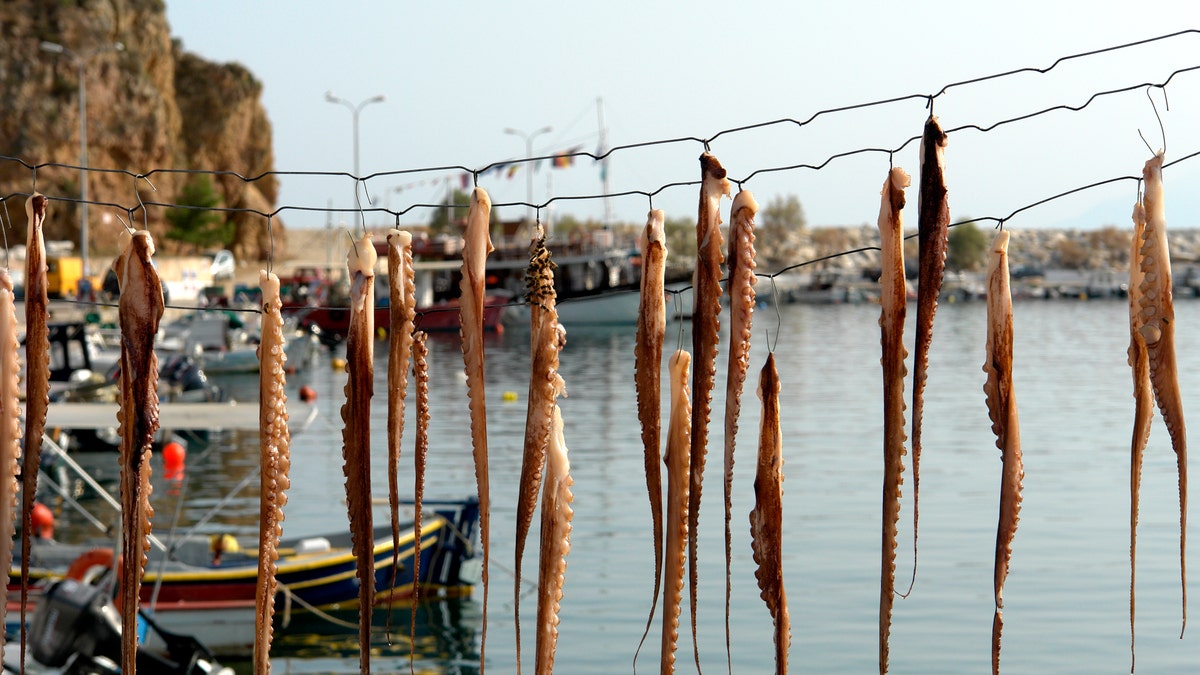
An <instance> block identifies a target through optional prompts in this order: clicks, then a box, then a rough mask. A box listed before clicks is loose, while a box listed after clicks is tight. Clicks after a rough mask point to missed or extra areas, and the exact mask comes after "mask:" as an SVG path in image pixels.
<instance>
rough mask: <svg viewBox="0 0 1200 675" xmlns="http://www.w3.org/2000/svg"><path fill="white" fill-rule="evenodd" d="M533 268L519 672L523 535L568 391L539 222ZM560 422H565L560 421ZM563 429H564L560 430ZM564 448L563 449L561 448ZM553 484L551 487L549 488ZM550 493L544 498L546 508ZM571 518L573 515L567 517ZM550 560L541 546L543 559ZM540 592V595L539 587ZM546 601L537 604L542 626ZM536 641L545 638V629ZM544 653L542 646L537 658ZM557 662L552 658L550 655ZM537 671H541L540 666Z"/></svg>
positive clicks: (516, 586)
mask: <svg viewBox="0 0 1200 675" xmlns="http://www.w3.org/2000/svg"><path fill="white" fill-rule="evenodd" d="M529 250H530V254H529V267H528V268H527V269H526V272H525V285H526V293H525V300H526V303H527V304H528V305H529V322H530V326H529V328H530V353H531V357H530V358H531V363H530V375H529V404H528V409H527V411H526V414H525V443H524V451H523V453H522V457H521V478H520V482H519V483H518V485H519V488H518V494H517V518H516V521H517V528H516V529H517V540H516V548H515V551H516V556H515V571H516V573H515V574H514V575H513V616H514V625H515V628H516V641H517V672H518V673H520V672H521V562H522V558H523V557H524V555H525V539H526V537H527V536H528V534H529V527H530V524H531V523H532V522H533V512H534V510H535V508H536V507H537V497H538V492H539V491H540V490H541V489H542V474H543V470H544V468H545V465H546V462H547V459H546V453H547V452H549V449H550V446H551V445H552V443H553V442H554V440H555V439H554V433H555V429H554V426H555V416H556V415H557V414H558V413H557V410H558V406H557V400H558V397H559V396H563V395H565V393H566V391H565V390H566V385H565V383H564V382H563V379H562V376H561V375H559V373H558V357H559V352H561V351H562V348H563V344H564V342H565V340H566V334H565V332H564V331H563V327H562V325H561V324H560V323H559V322H558V310H557V309H556V306H555V297H556V295H555V290H554V267H555V265H554V262H553V261H552V260H551V259H550V250H549V249H547V248H546V233H545V232H544V231H543V230H542V227H541V225H540V224H539V225H538V226H537V228H536V229H535V232H534V236H533V241H532V242H531V243H530V247H529ZM558 424H559V426H561V422H559V423H558ZM560 433H561V430H560ZM563 451H564V452H565V449H564V450H563ZM548 490H549V487H547V491H548ZM547 499H549V497H546V498H543V509H545V502H546V500H547ZM546 517H547V516H546V514H545V511H543V516H542V528H543V535H542V544H543V547H544V546H545V544H546V535H545V528H546V527H547V522H546ZM568 520H569V519H568ZM545 563H546V560H545V551H544V549H543V555H542V564H543V565H544V564H545ZM538 597H539V598H541V593H540V592H539V594H538ZM541 613H542V605H541V602H540V601H539V603H538V614H539V620H538V625H539V626H541V619H540V616H541ZM537 639H538V642H539V644H540V642H541V640H542V634H541V629H540V628H539V632H538V638H537ZM541 658H542V653H541V649H540V648H539V649H538V659H539V663H540V659H541ZM550 660H551V662H553V657H551V659H550ZM538 672H542V671H541V668H540V667H539V668H538Z"/></svg>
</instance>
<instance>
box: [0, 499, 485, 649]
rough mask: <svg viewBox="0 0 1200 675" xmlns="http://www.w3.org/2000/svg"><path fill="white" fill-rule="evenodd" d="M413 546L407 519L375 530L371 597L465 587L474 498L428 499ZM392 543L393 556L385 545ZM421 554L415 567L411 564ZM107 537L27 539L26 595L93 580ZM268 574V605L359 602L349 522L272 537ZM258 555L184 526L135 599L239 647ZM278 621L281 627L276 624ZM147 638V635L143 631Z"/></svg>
mask: <svg viewBox="0 0 1200 675" xmlns="http://www.w3.org/2000/svg"><path fill="white" fill-rule="evenodd" d="M428 506H429V507H430V511H429V512H428V513H426V514H425V515H424V516H423V519H422V520H423V522H422V526H421V540H420V546H419V550H418V546H417V539H416V531H415V530H414V527H413V523H412V522H411V521H410V522H408V523H402V524H401V526H400V532H401V536H400V540H399V542H400V543H399V548H393V546H392V531H391V527H390V526H383V527H378V528H376V529H375V534H374V547H373V553H374V558H375V592H376V596H375V597H376V602H377V603H378V604H381V605H383V604H386V603H387V602H388V600H389V598H390V599H393V600H396V601H400V602H403V601H406V600H411V599H412V597H413V592H414V589H415V588H419V594H420V597H423V598H444V597H455V596H462V595H467V594H469V593H470V592H471V589H472V587H473V585H474V583H475V581H476V577H477V574H478V570H479V566H478V564H477V563H476V562H475V557H476V555H475V544H474V541H475V536H476V534H475V531H476V526H477V523H478V518H479V503H478V501H477V500H476V499H474V498H469V499H464V500H461V501H439V502H436V503H429V504H428ZM395 551H399V555H398V559H397V560H395V562H393V554H394V552H395ZM418 557H419V558H420V576H419V577H416V578H414V576H413V572H414V569H415V567H416V565H415V564H414V563H415V561H416V559H417V558H418ZM113 559H114V556H113V549H112V548H111V547H110V546H107V545H103V546H94V547H93V546H81V545H63V544H46V545H35V547H34V549H33V552H32V554H31V555H30V564H31V567H32V569H31V571H30V584H31V585H32V587H33V588H34V589H37V590H35V591H34V597H35V599H34V603H35V606H36V603H37V602H39V601H40V599H39V596H40V595H41V593H40V591H41V590H42V589H45V588H48V587H49V586H50V584H52V583H53V582H55V581H56V580H59V579H63V578H68V579H75V580H76V581H79V582H81V583H92V582H94V581H95V580H98V579H100V578H102V577H103V575H105V574H107V573H108V571H109V570H111V569H112V564H113ZM277 564H278V572H277V573H276V579H277V580H278V583H279V592H278V595H277V596H276V607H277V608H285V607H286V608H288V610H289V611H304V610H318V609H320V610H324V609H347V608H352V607H356V606H357V603H358V581H357V579H356V577H355V574H354V571H355V565H356V559H355V557H354V555H353V554H352V553H351V549H350V534H349V532H348V531H342V532H335V533H330V534H326V535H324V536H316V537H302V538H290V539H284V540H282V541H281V542H280V556H279V560H278V561H277ZM19 570H20V564H19V561H14V564H13V570H12V571H10V573H9V582H8V621H9V623H10V624H14V625H10V626H7V627H6V628H7V629H8V630H10V631H12V630H15V629H16V628H17V627H18V626H17V625H16V624H19V616H20V571H19ZM257 581H258V558H257V555H256V549H255V548H254V545H252V544H250V543H248V542H239V541H237V540H235V539H234V538H233V537H231V536H230V535H221V534H215V535H192V536H187V537H182V538H179V539H176V540H174V541H170V542H166V545H165V546H163V547H162V548H159V547H157V546H156V547H152V549H151V553H150V556H149V562H148V563H147V565H146V572H145V575H144V576H143V577H142V589H141V602H142V606H143V607H144V608H146V610H147V612H148V613H149V614H150V615H151V616H153V617H154V619H155V621H157V622H158V624H159V625H161V626H162V627H163V628H165V629H167V630H169V631H171V632H174V633H182V634H188V635H194V636H195V637H196V639H198V640H200V641H201V642H202V643H203V644H204V645H205V646H206V647H208V648H209V649H210V650H212V652H213V653H214V654H216V655H218V656H221V657H239V656H248V655H250V654H251V653H252V652H253V649H254V617H255V603H254V592H255V586H256V584H257ZM278 630H285V629H284V628H282V627H279V628H278ZM147 644H149V645H151V646H162V645H156V644H155V642H154V639H153V638H151V639H149V640H148V643H147Z"/></svg>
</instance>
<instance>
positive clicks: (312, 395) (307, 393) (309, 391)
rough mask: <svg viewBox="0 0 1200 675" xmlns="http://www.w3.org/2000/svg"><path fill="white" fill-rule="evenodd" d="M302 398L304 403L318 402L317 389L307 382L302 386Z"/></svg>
mask: <svg viewBox="0 0 1200 675" xmlns="http://www.w3.org/2000/svg"><path fill="white" fill-rule="evenodd" d="M300 400H301V401H302V402H304V403H316V401H317V390H316V389H313V388H312V387H310V386H308V385H307V384H306V385H304V386H302V387H300Z"/></svg>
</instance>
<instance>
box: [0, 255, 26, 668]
mask: <svg viewBox="0 0 1200 675" xmlns="http://www.w3.org/2000/svg"><path fill="white" fill-rule="evenodd" d="M20 348H21V346H20V343H19V341H18V340H17V308H16V300H15V296H14V294H13V284H12V277H10V276H9V274H8V270H6V269H2V268H0V567H3V569H6V570H8V569H12V557H13V536H14V535H15V534H16V522H15V517H14V516H15V511H14V509H15V508H16V506H17V488H18V485H19V484H18V481H17V475H18V474H19V473H20V460H21V403H20V398H21V393H20V388H21V380H20V378H21V362H20V356H19V354H20ZM21 588H25V584H22V585H21ZM7 606H8V603H7V602H6V603H4V606H3V607H0V621H4V620H5V619H6V616H7V609H8V607H7ZM22 623H24V622H22ZM3 649H4V637H3V636H2V635H0V651H3Z"/></svg>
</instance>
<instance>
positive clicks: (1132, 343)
mask: <svg viewBox="0 0 1200 675" xmlns="http://www.w3.org/2000/svg"><path fill="white" fill-rule="evenodd" d="M1145 230H1146V208H1145V206H1144V205H1143V204H1142V202H1141V200H1140V199H1139V200H1138V202H1137V204H1135V205H1134V207H1133V238H1132V240H1131V241H1132V246H1131V247H1130V248H1131V250H1130V255H1129V366H1130V368H1131V369H1132V371H1133V401H1134V403H1133V406H1134V412H1133V437H1132V440H1131V442H1130V457H1129V659H1130V664H1129V671H1130V672H1133V669H1134V664H1135V661H1134V643H1135V641H1136V640H1135V637H1136V634H1135V631H1134V616H1135V604H1136V601H1135V594H1134V587H1135V580H1136V579H1137V525H1138V503H1139V502H1140V492H1141V484H1142V463H1143V459H1144V457H1145V453H1146V444H1147V443H1148V442H1149V440H1150V423H1151V421H1152V420H1153V417H1154V392H1153V391H1152V389H1151V384H1150V357H1149V355H1148V354H1147V352H1146V340H1145V338H1143V337H1142V331H1141V328H1142V323H1143V321H1142V313H1141V303H1142V281H1143V278H1144V275H1143V274H1142V238H1143V235H1144V233H1145Z"/></svg>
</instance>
